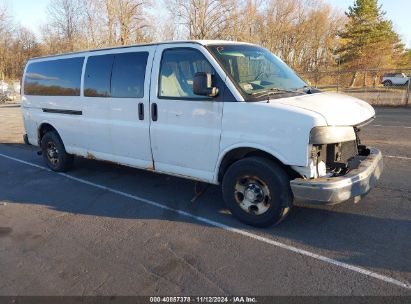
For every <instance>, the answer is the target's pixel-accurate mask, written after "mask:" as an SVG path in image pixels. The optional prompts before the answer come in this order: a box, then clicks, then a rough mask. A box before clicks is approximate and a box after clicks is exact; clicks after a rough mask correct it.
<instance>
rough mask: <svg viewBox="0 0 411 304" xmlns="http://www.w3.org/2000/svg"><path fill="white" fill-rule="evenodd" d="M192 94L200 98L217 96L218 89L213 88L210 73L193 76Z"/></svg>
mask: <svg viewBox="0 0 411 304" xmlns="http://www.w3.org/2000/svg"><path fill="white" fill-rule="evenodd" d="M193 92H194V94H196V95H201V96H210V97H215V96H217V95H218V88H216V87H213V83H212V76H211V74H210V73H205V72H198V73H195V74H194V79H193Z"/></svg>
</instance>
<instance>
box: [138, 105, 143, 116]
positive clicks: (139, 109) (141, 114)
mask: <svg viewBox="0 0 411 304" xmlns="http://www.w3.org/2000/svg"><path fill="white" fill-rule="evenodd" d="M138 119H140V120H144V103H142V102H140V103H139V104H138Z"/></svg>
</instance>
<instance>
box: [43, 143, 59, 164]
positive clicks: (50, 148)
mask: <svg viewBox="0 0 411 304" xmlns="http://www.w3.org/2000/svg"><path fill="white" fill-rule="evenodd" d="M46 153H47V158H48V160H49V161H50V163H52V164H53V165H54V166H55V165H57V164H58V162H59V150H58V149H57V146H56V144H55V143H54V142H52V141H49V142H47V148H46Z"/></svg>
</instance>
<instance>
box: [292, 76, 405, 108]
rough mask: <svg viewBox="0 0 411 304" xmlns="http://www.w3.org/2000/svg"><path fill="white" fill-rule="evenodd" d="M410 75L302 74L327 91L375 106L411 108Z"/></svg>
mask: <svg viewBox="0 0 411 304" xmlns="http://www.w3.org/2000/svg"><path fill="white" fill-rule="evenodd" d="M410 74H411V68H408V69H367V70H337V71H322V72H309V73H299V75H300V76H301V77H302V78H303V79H304V80H306V81H307V82H308V83H310V84H311V85H312V86H314V87H317V88H319V89H321V90H324V91H334V92H338V93H344V94H347V95H351V96H354V97H357V98H360V99H362V100H365V101H367V102H368V103H370V104H372V105H385V106H407V105H410V98H411V96H410V93H411V84H410Z"/></svg>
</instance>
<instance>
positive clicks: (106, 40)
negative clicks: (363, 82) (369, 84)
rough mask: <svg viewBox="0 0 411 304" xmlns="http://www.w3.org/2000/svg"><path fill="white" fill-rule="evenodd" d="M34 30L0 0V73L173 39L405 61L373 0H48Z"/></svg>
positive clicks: (303, 59) (302, 64) (410, 55)
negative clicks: (338, 1) (44, 60)
mask: <svg viewBox="0 0 411 304" xmlns="http://www.w3.org/2000/svg"><path fill="white" fill-rule="evenodd" d="M353 1H354V0H353ZM40 32H41V34H40V37H37V36H36V35H35V34H34V32H33V31H32V30H31V29H27V28H24V27H22V26H20V25H18V24H16V22H15V21H14V20H13V16H11V15H10V10H9V9H8V7H7V5H6V3H5V1H4V0H0V79H18V78H20V77H21V74H22V71H23V68H24V65H25V63H26V61H27V60H28V59H29V58H31V57H34V56H42V55H49V54H58V53H64V52H72V51H78V50H86V49H94V48H104V47H110V46H121V45H129V44H136V43H147V42H154V41H163V40H178V39H225V40H235V41H246V42H251V43H256V44H259V45H262V46H264V47H266V48H267V49H269V50H270V51H272V52H273V53H274V54H276V55H278V56H280V57H281V58H282V59H283V60H284V61H286V62H287V63H288V64H289V65H290V66H292V67H293V68H294V69H296V70H297V71H300V72H315V71H319V70H326V69H328V70H332V69H335V67H336V66H337V64H341V66H342V67H344V68H347V69H364V68H391V67H398V66H407V67H409V66H411V52H410V50H406V49H405V47H404V44H403V43H402V42H401V39H400V38H399V36H398V34H397V33H395V31H394V30H393V25H392V22H391V21H390V20H388V19H386V17H385V13H384V11H383V10H382V7H381V6H380V5H379V3H378V0H355V1H354V2H353V5H352V6H350V7H349V8H347V11H346V12H343V11H341V10H338V9H336V8H333V7H332V6H331V5H329V4H327V3H326V2H324V1H322V0H287V1H284V0H169V1H159V2H154V1H151V0H50V2H49V5H48V7H47V20H46V22H45V23H44V24H43V25H42V26H41V30H40ZM354 76H355V75H354Z"/></svg>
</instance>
